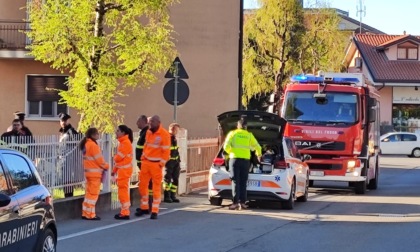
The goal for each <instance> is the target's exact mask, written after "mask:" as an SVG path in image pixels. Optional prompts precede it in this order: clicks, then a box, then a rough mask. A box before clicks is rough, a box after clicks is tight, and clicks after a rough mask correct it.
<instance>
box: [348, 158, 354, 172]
mask: <svg viewBox="0 0 420 252" xmlns="http://www.w3.org/2000/svg"><path fill="white" fill-rule="evenodd" d="M355 167H356V161H355V160H349V161H347V172H353V171H354V168H355Z"/></svg>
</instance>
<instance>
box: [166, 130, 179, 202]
mask: <svg viewBox="0 0 420 252" xmlns="http://www.w3.org/2000/svg"><path fill="white" fill-rule="evenodd" d="M179 128H180V126H179V124H177V123H171V124H170V125H169V133H170V134H171V158H170V159H169V161H168V162H166V165H165V167H166V175H165V177H164V181H165V192H164V194H163V195H164V199H163V201H164V202H167V203H172V202H176V203H178V202H179V199H177V197H176V192H177V190H178V184H179V173H180V171H181V166H180V164H181V159H180V156H179V151H178V149H179V147H178V142H177V140H176V134H177V133H178V131H179Z"/></svg>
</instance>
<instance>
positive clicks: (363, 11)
mask: <svg viewBox="0 0 420 252" xmlns="http://www.w3.org/2000/svg"><path fill="white" fill-rule="evenodd" d="M363 2H364V0H359V5H358V6H356V17H357V16H358V15H360V16H359V21H360V27H359V33H362V16H364V17H366V5H363Z"/></svg>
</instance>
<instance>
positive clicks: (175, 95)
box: [174, 61, 179, 122]
mask: <svg viewBox="0 0 420 252" xmlns="http://www.w3.org/2000/svg"><path fill="white" fill-rule="evenodd" d="M174 63H175V74H174V77H175V88H174V89H175V90H174V122H176V121H177V114H176V113H177V109H178V78H179V76H178V65H179V62H178V61H175V62H174Z"/></svg>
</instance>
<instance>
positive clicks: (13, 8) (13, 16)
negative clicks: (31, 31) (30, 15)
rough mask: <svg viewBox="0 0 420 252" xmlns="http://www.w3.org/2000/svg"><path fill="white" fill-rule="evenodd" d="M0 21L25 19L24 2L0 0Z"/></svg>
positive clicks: (19, 0) (22, 0) (20, 0)
mask: <svg viewBox="0 0 420 252" xmlns="http://www.w3.org/2000/svg"><path fill="white" fill-rule="evenodd" d="M0 6H1V7H0V20H1V21H5V20H13V21H23V20H24V19H26V10H25V9H23V8H22V7H25V6H26V0H0Z"/></svg>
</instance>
